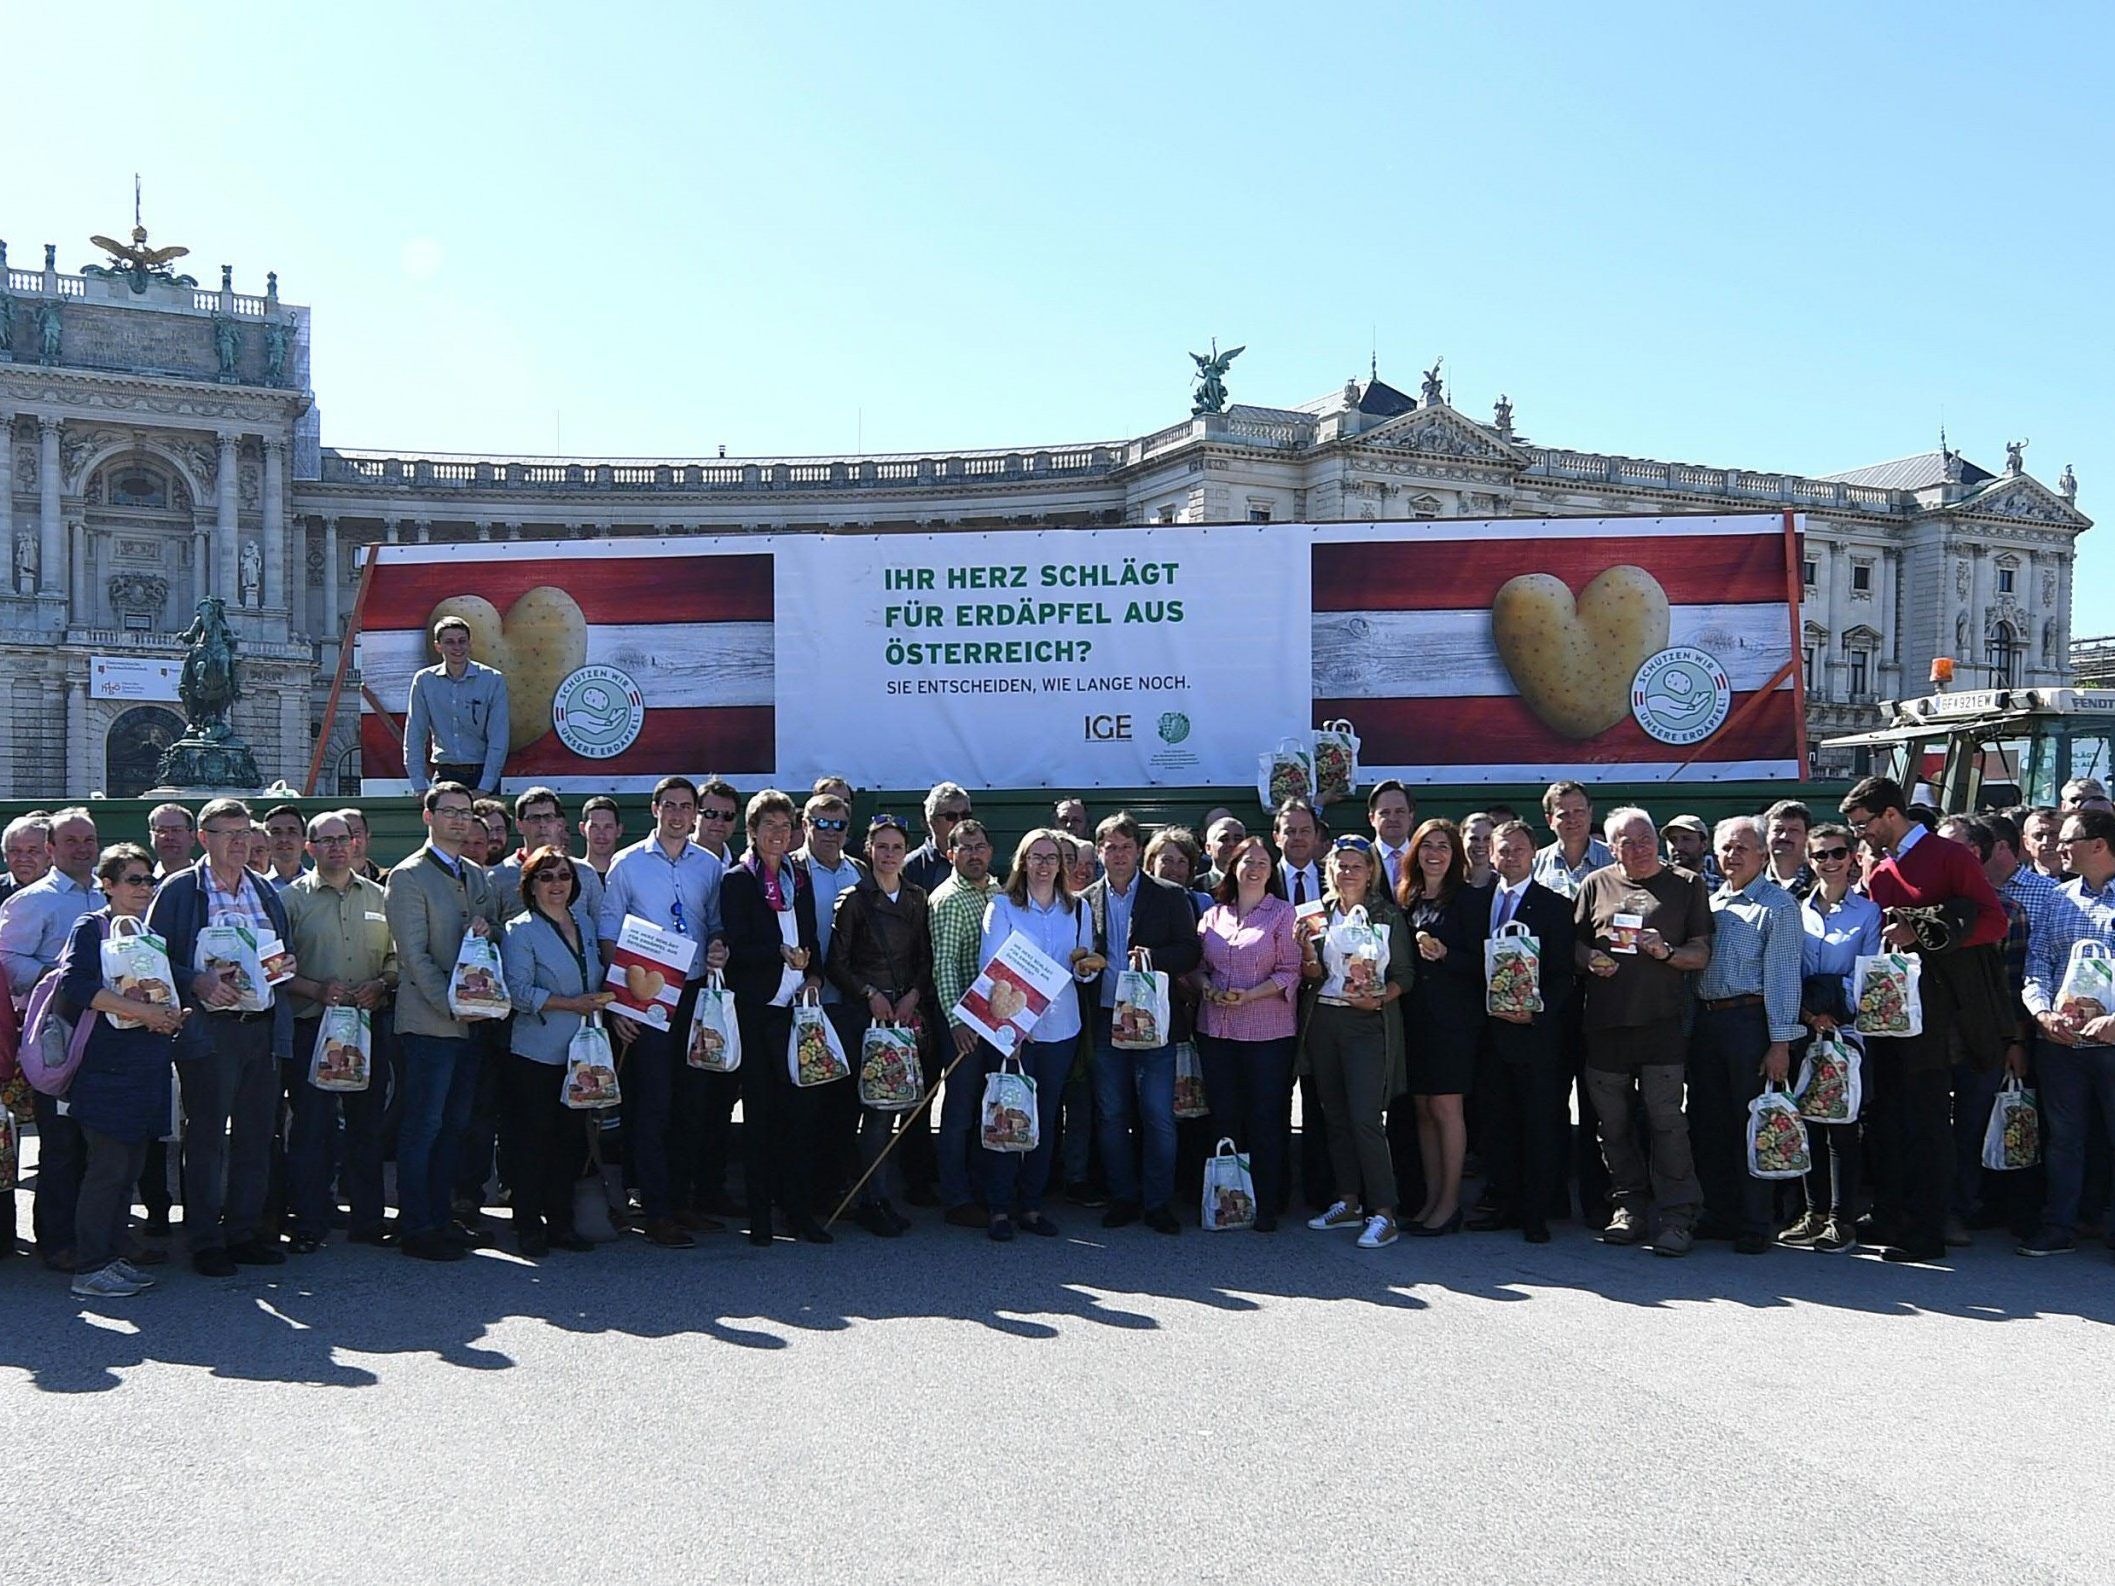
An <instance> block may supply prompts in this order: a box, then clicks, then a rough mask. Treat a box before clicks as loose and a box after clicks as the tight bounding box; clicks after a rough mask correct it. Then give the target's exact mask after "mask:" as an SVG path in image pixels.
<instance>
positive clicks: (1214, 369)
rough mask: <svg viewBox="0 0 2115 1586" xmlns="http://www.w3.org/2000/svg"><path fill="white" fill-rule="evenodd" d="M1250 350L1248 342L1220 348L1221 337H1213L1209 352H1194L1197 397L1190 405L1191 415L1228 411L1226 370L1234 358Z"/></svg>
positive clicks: (1191, 355)
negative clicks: (1225, 348) (1223, 349)
mask: <svg viewBox="0 0 2115 1586" xmlns="http://www.w3.org/2000/svg"><path fill="white" fill-rule="evenodd" d="M1247 350H1248V348H1247V346H1246V344H1244V345H1242V346H1239V347H1233V348H1229V349H1228V350H1227V351H1225V352H1221V351H1220V350H1219V338H1218V337H1217V336H1214V337H1213V338H1212V350H1211V352H1210V353H1209V354H1205V353H1201V352H1193V353H1191V354H1190V361H1191V362H1192V363H1194V364H1196V365H1197V399H1196V401H1194V402H1193V403H1192V404H1191V405H1190V416H1191V417H1192V418H1196V417H1199V416H1200V415H1202V414H1206V413H1224V412H1225V411H1226V371H1227V370H1228V368H1230V367H1231V366H1232V364H1233V362H1234V360H1235V359H1236V358H1238V357H1240V356H1241V355H1242V354H1243V353H1244V352H1246V351H1247Z"/></svg>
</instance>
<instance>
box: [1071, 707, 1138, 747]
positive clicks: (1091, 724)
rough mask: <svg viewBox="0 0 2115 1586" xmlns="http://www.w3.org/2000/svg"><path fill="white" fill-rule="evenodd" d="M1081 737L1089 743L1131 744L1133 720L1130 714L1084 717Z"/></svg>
mask: <svg viewBox="0 0 2115 1586" xmlns="http://www.w3.org/2000/svg"><path fill="white" fill-rule="evenodd" d="M1080 736H1081V737H1082V738H1084V739H1086V741H1087V742H1089V743H1129V742H1130V741H1131V718H1130V716H1129V715H1128V714H1126V715H1122V716H1087V717H1084V718H1082V720H1081V732H1080Z"/></svg>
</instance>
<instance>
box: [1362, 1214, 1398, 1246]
mask: <svg viewBox="0 0 2115 1586" xmlns="http://www.w3.org/2000/svg"><path fill="white" fill-rule="evenodd" d="M1394 1243H1395V1219H1394V1218H1393V1217H1378V1216H1376V1217H1369V1218H1367V1219H1366V1231H1365V1232H1364V1233H1362V1234H1360V1235H1359V1248H1360V1249H1361V1250H1378V1249H1380V1248H1381V1247H1382V1246H1384V1245H1392V1244H1394Z"/></svg>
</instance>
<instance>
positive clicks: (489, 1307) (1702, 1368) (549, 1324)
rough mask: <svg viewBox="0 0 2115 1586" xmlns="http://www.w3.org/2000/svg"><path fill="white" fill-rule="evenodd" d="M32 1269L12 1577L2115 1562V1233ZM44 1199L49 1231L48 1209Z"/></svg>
mask: <svg viewBox="0 0 2115 1586" xmlns="http://www.w3.org/2000/svg"><path fill="white" fill-rule="evenodd" d="M919 1215H920V1221H919V1226H918V1228H917V1229H916V1230H915V1231H914V1232H913V1233H912V1234H911V1235H909V1236H907V1237H905V1238H903V1239H900V1240H897V1241H895V1242H893V1243H882V1242H880V1241H877V1240H874V1239H872V1238H870V1237H869V1236H867V1235H866V1234H864V1233H862V1232H860V1231H859V1230H857V1229H856V1228H848V1227H842V1226H841V1227H840V1238H839V1241H838V1243H837V1244H836V1245H834V1246H832V1247H830V1248H827V1249H818V1248H812V1247H805V1246H797V1245H794V1244H792V1243H790V1242H786V1241H781V1242H779V1243H778V1244H777V1245H776V1246H774V1247H773V1248H771V1249H769V1250H754V1249H751V1248H750V1247H749V1246H748V1245H747V1244H746V1243H745V1242H743V1241H742V1240H741V1239H740V1237H739V1235H738V1234H735V1233H731V1232H730V1233H727V1234H721V1235H716V1236H712V1237H710V1238H708V1239H707V1240H706V1241H705V1242H703V1243H702V1244H701V1245H700V1247H699V1248H698V1249H697V1250H695V1251H687V1252H670V1251H662V1250H656V1249H651V1248H649V1247H647V1246H645V1245H644V1244H642V1243H639V1242H637V1241H630V1242H627V1243H625V1244H622V1245H618V1246H611V1247H606V1248H603V1249H600V1250H597V1251H596V1252H595V1253H593V1254H591V1255H582V1256H562V1255H561V1256H553V1257H552V1258H550V1259H549V1260H548V1261H546V1262H545V1263H543V1264H541V1265H536V1266H532V1265H529V1264H527V1263H524V1262H521V1261H519V1260H517V1259H515V1258H513V1257H512V1256H510V1255H504V1254H499V1253H492V1252H487V1253H481V1254H478V1255H476V1256H473V1257H472V1258H471V1259H470V1260H469V1261H467V1262H464V1263H461V1264H459V1265H455V1266H450V1267H438V1268H436V1267H431V1266H427V1265H424V1264H421V1263H417V1262H413V1261H410V1260H408V1259H406V1258H404V1257H401V1256H399V1255H396V1254H395V1253H393V1252H390V1251H380V1250H373V1249H369V1248H365V1247H356V1246H340V1245H333V1246H331V1247H330V1248H329V1249H328V1250H326V1251H325V1252H323V1253H321V1254H318V1255H313V1256H308V1257H305V1258H297V1259H296V1260H295V1261H293V1262H291V1263H290V1264H289V1265H287V1266H286V1267H284V1268H279V1269H274V1270H271V1271H268V1272H261V1271H259V1270H258V1269H245V1272H244V1274H243V1276H241V1277H239V1278H237V1279H235V1280H232V1281H228V1282H211V1281H208V1280H204V1279H200V1278H198V1277H195V1276H193V1275H192V1274H191V1273H190V1272H189V1271H188V1270H187V1269H185V1268H182V1267H181V1266H180V1265H177V1264H175V1263H172V1265H171V1266H170V1267H166V1268H163V1269H161V1270H162V1272H163V1274H164V1278H163V1282H162V1285H161V1286H160V1287H159V1288H158V1289H156V1290H154V1291H153V1292H151V1293H149V1294H146V1295H143V1296H141V1297H139V1298H136V1299H132V1300H125V1301H110V1302H100V1303H96V1304H93V1305H82V1304H78V1303H76V1302H74V1301H72V1300H71V1299H70V1298H69V1297H68V1296H67V1294H66V1292H65V1286H64V1280H62V1279H60V1278H58V1277H56V1276H53V1275H51V1274H48V1273H46V1272H44V1271H43V1270H42V1268H41V1267H40V1266H39V1265H38V1264H37V1263H36V1262H35V1261H33V1260H28V1259H16V1260H12V1261H8V1262H6V1263H4V1264H0V1406H4V1413H0V1428H4V1437H5V1444H6V1448H7V1452H8V1457H9V1459H8V1462H9V1466H10V1473H9V1478H8V1496H7V1500H6V1504H5V1508H4V1511H0V1512H4V1513H5V1515H6V1516H7V1518H6V1521H5V1522H4V1526H0V1532H4V1533H11V1534H9V1535H5V1543H6V1545H5V1548H4V1550H0V1558H4V1559H5V1561H6V1562H5V1564H4V1566H0V1579H4V1580H6V1581H8V1582H10V1583H12V1582H19V1581H35V1582H44V1581H54V1582H68V1583H85V1582H101V1581H111V1582H126V1583H130V1582H147V1581H153V1582H188V1581H214V1582H223V1583H225V1582H247V1581H260V1582H267V1581H268V1582H309V1581H319V1582H320V1581H331V1582H337V1581H361V1582H389V1581H398V1580H419V1581H434V1582H455V1581H463V1582H493V1581H509V1582H529V1581H537V1582H541V1581H552V1582H564V1583H576V1582H603V1581H614V1582H658V1581H678V1580H681V1581H685V1582H694V1581H713V1582H720V1581H781V1580H783V1581H852V1580H864V1579H884V1580H888V1581H890V1582H907V1581H986V1580H1000V1579H1008V1580H1062V1581H1071V1580H1081V1581H1153V1582H1175V1581H1210V1582H1221V1581H1224V1582H1251V1581H1278V1580H1285V1581H1310V1580H1312V1581H1331V1582H1366V1581H1376V1580H1389V1581H1485V1580H1491V1581H1496V1580H1508V1581H1511V1580H1578V1581H1609V1582H1616V1581H1622V1582H1636V1581H1684V1582H1691V1581H1696V1582H1705V1581H1757V1582H1767V1583H1783V1582H1787V1581H1797V1580H1830V1579H1834V1580H1847V1581H1858V1582H1880V1581H1904V1582H1918V1583H1931V1582H1940V1581H1944V1582H1957V1581H1960V1582H1966V1581H2006V1582H2019V1581H2050V1582H2058V1581H2062V1582H2073V1581H2075V1582H2089V1581H2090V1582H2105V1581H2107V1580H2108V1579H2109V1578H2110V1575H2111V1573H2115V1569H2111V1565H2110V1562H2109V1561H2110V1559H2111V1557H2115V1504H2111V1503H2110V1502H2109V1499H2110V1496H2111V1487H2115V1457H2111V1452H2115V1427H2111V1418H2110V1415H2109V1410H2110V1404H2111V1395H2110V1393H2109V1379H2110V1375H2111V1367H2115V1330H2111V1328H2110V1324H2111V1322H2115V1263H2111V1260H2110V1258H2109V1257H2108V1255H2107V1254H2106V1253H2105V1252H2104V1251H2102V1250H2101V1249H2100V1248H2099V1247H2098V1246H2097V1245H2096V1246H2093V1247H2092V1248H2091V1249H2090V1250H2088V1251H2085V1252H2082V1253H2080V1254H2077V1255H2073V1256H2069V1257H2064V1258H2059V1259H2054V1260H2044V1261H2027V1260H2023V1259H2020V1258H2018V1257H2016V1256H2014V1255H2012V1254H2011V1253H2010V1250H2009V1248H2006V1247H2003V1246H2001V1245H2000V1244H1999V1242H1998V1239H1997V1236H1995V1235H1991V1234H1985V1235H1982V1236H1981V1240H1982V1243H1981V1245H1980V1246H1979V1247H1978V1248H1975V1249H1973V1250H1969V1251H1965V1252H1960V1253H1958V1259H1956V1260H1952V1261H1950V1262H1949V1263H1948V1264H1947V1266H1946V1267H1944V1268H1938V1267H1934V1268H1900V1267H1891V1266H1887V1265H1885V1264H1883V1263H1881V1262H1880V1261H1878V1260H1877V1259H1876V1258H1872V1257H1868V1256H1851V1257H1842V1256H1822V1255H1814V1254H1806V1253H1799V1252H1789V1251H1777V1252H1772V1253H1771V1254H1770V1255H1768V1256H1764V1257H1760V1258H1740V1257H1736V1256H1734V1255H1733V1254H1732V1253H1731V1252H1730V1250H1729V1249H1728V1248H1727V1247H1726V1246H1723V1245H1705V1246H1700V1247H1699V1249H1698V1252H1697V1253H1696V1254H1695V1255H1693V1256H1691V1257H1690V1258H1688V1259H1686V1260H1681V1261H1670V1260H1664V1259H1658V1258H1655V1257H1653V1256H1652V1255H1650V1254H1648V1253H1645V1252H1643V1251H1638V1250H1612V1249H1608V1248H1606V1247H1603V1246H1600V1245H1598V1244H1595V1243H1593V1242H1591V1240H1590V1239H1589V1238H1588V1236H1587V1235H1586V1234H1585V1233H1583V1232H1582V1231H1581V1230H1579V1229H1578V1228H1576V1227H1573V1226H1570V1225H1559V1226H1558V1229H1557V1237H1556V1240H1555V1242H1554V1243H1552V1244H1550V1245H1547V1246H1543V1247H1540V1248H1535V1247H1530V1246H1527V1245H1525V1244H1523V1243H1522V1242H1521V1241H1520V1239H1519V1237H1518V1236H1517V1235H1515V1234H1486V1235H1468V1234H1464V1235H1459V1236H1456V1237H1452V1238H1447V1239H1439V1240H1422V1241H1412V1240H1408V1239H1405V1240H1403V1241H1402V1242H1400V1243H1398V1244H1397V1245H1396V1246H1394V1247H1393V1248H1392V1249H1390V1250H1386V1251H1382V1252H1378V1253H1362V1252H1359V1251H1357V1250H1355V1249H1354V1248H1353V1245H1352V1242H1351V1238H1350V1236H1349V1235H1343V1234H1335V1235H1326V1234H1317V1233H1310V1232H1308V1231H1307V1230H1305V1229H1304V1228H1301V1227H1298V1226H1297V1225H1294V1226H1291V1227H1288V1228H1287V1229H1285V1230H1284V1231H1282V1232H1280V1233H1277V1234H1275V1235H1270V1236H1262V1235H1256V1234H1252V1233H1247V1232H1234V1233H1224V1234H1209V1235H1208V1234H1203V1233H1200V1232H1199V1231H1197V1230H1196V1229H1194V1228H1191V1229H1188V1230H1186V1231H1185V1232H1184V1233H1183V1235H1182V1236H1181V1237H1180V1238H1178V1239H1169V1238H1166V1237H1163V1236H1160V1235H1155V1234H1153V1233H1150V1232H1147V1231H1145V1230H1143V1229H1140V1228H1136V1227H1134V1228H1129V1229H1125V1230H1122V1231H1121V1232H1119V1233H1116V1234H1104V1233H1103V1232H1102V1230H1101V1228H1100V1226H1099V1220H1098V1215H1097V1214H1095V1213H1091V1212H1086V1211H1082V1210H1079V1209H1077V1208H1070V1207H1067V1208H1063V1209H1061V1210H1060V1211H1059V1212H1058V1216H1059V1218H1060V1220H1061V1221H1062V1222H1063V1223H1064V1224H1065V1228H1066V1234H1067V1237H1065V1238H1062V1239H1058V1240H1050V1241H1043V1240H1035V1239H1028V1238H1023V1239H1021V1240H1019V1241H1017V1242H1016V1243H1014V1244H1012V1245H1010V1246H995V1245H992V1244H991V1243H990V1242H989V1241H987V1240H986V1239H984V1238H983V1237H982V1236H981V1235H980V1234H977V1233H975V1232H971V1231H966V1230H961V1229H952V1228H946V1227H944V1226H942V1225H940V1224H939V1223H938V1222H937V1220H936V1215H935V1214H933V1213H922V1214H919ZM24 1223H25V1225H26V1223H27V1214H26V1203H25V1215H24Z"/></svg>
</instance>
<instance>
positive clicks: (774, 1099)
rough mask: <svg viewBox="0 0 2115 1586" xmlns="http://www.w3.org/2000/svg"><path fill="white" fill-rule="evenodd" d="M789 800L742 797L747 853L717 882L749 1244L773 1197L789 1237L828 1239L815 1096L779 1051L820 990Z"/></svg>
mask: <svg viewBox="0 0 2115 1586" xmlns="http://www.w3.org/2000/svg"><path fill="white" fill-rule="evenodd" d="M794 817H795V811H794V808H793V800H792V799H790V798H788V797H787V796H786V795H785V794H783V793H781V792H779V791H778V789H776V788H766V789H764V791H763V792H761V793H758V794H756V795H755V796H754V797H752V798H751V799H750V800H749V809H748V813H747V815H746V817H745V819H746V821H747V825H748V830H749V851H748V852H747V853H745V854H743V855H742V857H741V859H740V860H739V861H738V862H736V863H735V864H733V865H731V866H729V867H728V870H727V876H726V879H725V880H723V881H722V882H721V883H720V925H721V929H722V930H723V931H724V932H725V934H726V940H727V970H726V975H727V989H728V990H730V991H732V992H733V993H734V1012H735V1018H736V1020H737V1021H738V1022H739V1024H740V1026H741V1031H742V1050H743V1052H744V1053H746V1054H749V1055H748V1057H747V1060H746V1061H744V1062H743V1064H742V1068H741V1073H740V1075H739V1078H740V1080H741V1086H742V1164H743V1170H742V1176H743V1177H744V1179H746V1180H747V1185H748V1188H747V1193H748V1196H749V1242H750V1243H751V1244H753V1245H758V1246H763V1245H768V1244H770V1243H771V1232H772V1230H771V1207H772V1203H773V1202H774V1201H776V1202H777V1204H778V1206H779V1208H780V1209H781V1210H783V1211H784V1212H785V1214H786V1218H787V1221H788V1222H789V1223H791V1224H792V1227H793V1232H794V1233H795V1234H797V1235H799V1236H800V1237H801V1238H802V1239H805V1240H807V1241H808V1242H809V1243H810V1244H817V1245H826V1244H829V1243H831V1242H832V1241H831V1237H830V1231H829V1229H827V1228H825V1227H823V1225H822V1223H821V1222H820V1221H819V1220H817V1218H816V1215H815V1212H816V1207H815V1204H814V1201H815V1174H814V1162H813V1157H814V1153H815V1112H816V1108H817V1106H818V1104H819V1096H818V1093H817V1092H816V1091H814V1090H803V1089H801V1088H800V1087H799V1086H796V1085H795V1084H794V1083H793V1080H792V1077H791V1076H790V1075H789V1074H788V1073H787V1072H786V1064H785V1062H784V1060H783V1056H782V1054H783V1053H784V1052H785V1050H786V1043H787V1042H788V1041H790V1040H791V1039H792V1036H793V999H794V998H795V997H797V996H799V995H801V994H802V993H803V992H805V991H808V990H811V989H813V990H820V989H821V987H822V963H821V958H822V949H821V947H820V946H819V945H818V937H817V935H816V930H815V886H814V883H813V882H811V881H810V880H809V879H808V874H807V869H806V867H805V866H803V865H797V864H789V863H788V862H787V860H786V853H787V850H789V849H790V848H791V847H792V846H793V827H794Z"/></svg>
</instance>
